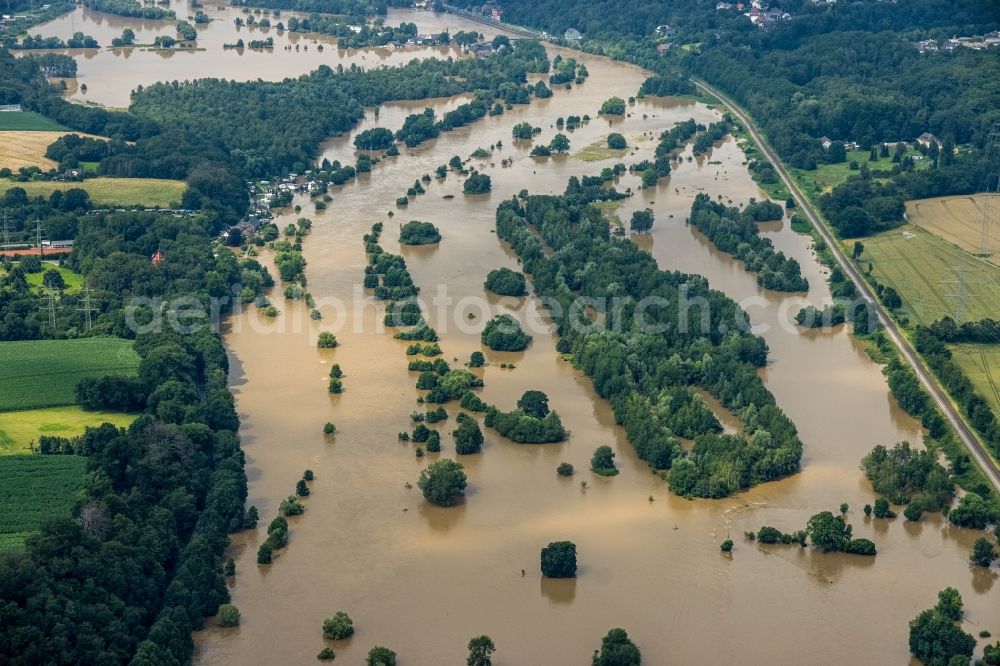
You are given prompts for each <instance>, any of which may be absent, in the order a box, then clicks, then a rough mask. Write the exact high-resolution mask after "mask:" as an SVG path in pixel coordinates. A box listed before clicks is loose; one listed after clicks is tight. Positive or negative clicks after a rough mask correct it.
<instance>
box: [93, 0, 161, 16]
mask: <svg viewBox="0 0 1000 666" xmlns="http://www.w3.org/2000/svg"><path fill="white" fill-rule="evenodd" d="M81 1H82V3H83V6H84V7H89V8H91V9H96V10H97V11H99V12H106V13H108V14H115V15H117V16H130V17H133V18H142V19H174V18H176V14H174V12H173V10H171V9H163V8H162V7H157V6H155V5H151V4H150V5H144V4H140V3H139V2H138V0H81Z"/></svg>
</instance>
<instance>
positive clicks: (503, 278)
mask: <svg viewBox="0 0 1000 666" xmlns="http://www.w3.org/2000/svg"><path fill="white" fill-rule="evenodd" d="M483 286H484V287H485V288H486V290H487V291H492V292H493V293H494V294H496V295H498V296H524V294H525V292H526V289H525V282H524V275H523V274H521V273H518V272H517V271H512V270H510V269H509V268H498V269H496V270H492V271H490V272H489V274H488V275H487V276H486V282H485V283H484V285H483Z"/></svg>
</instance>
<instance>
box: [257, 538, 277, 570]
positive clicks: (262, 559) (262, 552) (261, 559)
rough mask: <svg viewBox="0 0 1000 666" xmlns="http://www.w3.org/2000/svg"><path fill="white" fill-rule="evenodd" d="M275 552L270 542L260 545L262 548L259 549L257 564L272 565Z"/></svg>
mask: <svg viewBox="0 0 1000 666" xmlns="http://www.w3.org/2000/svg"><path fill="white" fill-rule="evenodd" d="M273 550H274V549H273V548H272V547H271V542H270V541H269V540H268V541H265V542H264V543H262V544H260V548H258V549H257V564H270V563H271V560H272V553H273Z"/></svg>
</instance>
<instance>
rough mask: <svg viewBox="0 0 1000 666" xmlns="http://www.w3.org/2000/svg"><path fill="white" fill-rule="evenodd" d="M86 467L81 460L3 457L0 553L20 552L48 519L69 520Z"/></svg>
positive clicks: (0, 466)
mask: <svg viewBox="0 0 1000 666" xmlns="http://www.w3.org/2000/svg"><path fill="white" fill-rule="evenodd" d="M86 465H87V460H86V458H81V457H79V456H41V455H36V456H6V457H0V552H2V551H5V550H10V549H12V548H21V547H22V546H23V545H24V540H25V538H26V537H27V536H28V535H29V534H31V533H32V532H35V531H36V530H38V528H39V526H41V524H42V522H43V521H45V520H46V519H47V518H56V517H60V516H64V517H69V516H70V512H71V511H72V509H73V502H74V501H75V500H76V491H77V490H78V489H79V488H80V484H81V483H82V482H83V477H84V473H85V471H86Z"/></svg>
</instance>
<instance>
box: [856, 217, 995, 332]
mask: <svg viewBox="0 0 1000 666" xmlns="http://www.w3.org/2000/svg"><path fill="white" fill-rule="evenodd" d="M861 242H862V243H863V244H864V248H865V249H864V253H863V254H862V255H861V257H860V259H859V264H860V266H861V267H862V269H863V270H867V269H868V267H869V264H870V265H871V273H872V275H873V276H874V277H875V279H877V280H878V281H879V282H881V283H882V284H884V285H887V286H890V287H893V288H895V289H896V291H897V292H899V295H900V297H901V298H902V300H903V308H902V314H904V315H905V316H907V317H908V318H909V320H910V322H911V323H913V324H930V323H932V322H934V321H936V320H938V319H940V318H942V317H944V316H946V315H947V316H950V317H953V318H956V319H962V320H964V321H973V320H978V319H986V318H988V317H989V318H993V319H996V318H997V313H1000V268H997V267H996V266H994V265H992V264H989V263H987V262H985V261H982V260H981V259H978V258H976V257H974V256H972V255H970V254H968V253H966V252H963V251H962V250H960V249H958V248H957V247H955V246H954V245H952V244H950V243H947V242H945V241H944V240H942V239H940V238H938V237H937V236H935V235H934V234H931V233H928V232H926V231H924V230H923V229H921V228H920V227H917V226H914V225H912V224H905V225H903V226H901V227H897V228H896V229H892V230H890V231H885V232H882V233H880V234H876V235H874V236H870V237H868V238H863V239H861ZM845 251H847V252H848V253H849V252H850V248H849V247H845ZM963 283H964V285H963ZM963 291H964V302H965V304H964V307H960V306H959V304H960V301H961V300H962V299H960V296H961V295H962V293H963Z"/></svg>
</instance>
